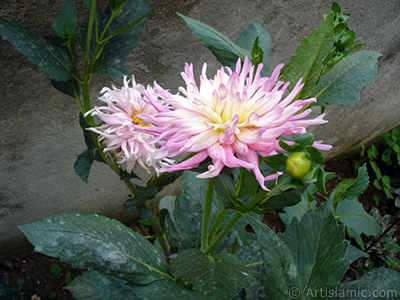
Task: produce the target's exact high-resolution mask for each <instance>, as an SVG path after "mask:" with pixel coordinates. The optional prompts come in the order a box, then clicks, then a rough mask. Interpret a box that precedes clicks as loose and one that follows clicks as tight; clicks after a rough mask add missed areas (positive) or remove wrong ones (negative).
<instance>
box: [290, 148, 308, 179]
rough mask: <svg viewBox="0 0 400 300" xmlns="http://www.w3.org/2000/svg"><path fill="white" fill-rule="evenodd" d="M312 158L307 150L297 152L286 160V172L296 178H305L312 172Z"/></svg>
mask: <svg viewBox="0 0 400 300" xmlns="http://www.w3.org/2000/svg"><path fill="white" fill-rule="evenodd" d="M311 166H312V162H311V159H309V158H308V156H307V154H306V153H305V152H295V153H292V155H290V156H289V158H288V159H287V160H286V172H287V173H288V174H289V175H290V176H292V177H293V178H295V179H303V177H304V176H306V175H307V174H308V172H310V170H311Z"/></svg>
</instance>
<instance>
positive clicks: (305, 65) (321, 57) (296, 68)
mask: <svg viewBox="0 0 400 300" xmlns="http://www.w3.org/2000/svg"><path fill="white" fill-rule="evenodd" d="M333 43H334V37H333V13H332V12H331V13H329V14H328V15H326V16H325V20H324V23H323V24H322V25H321V26H320V27H318V28H315V29H314V30H312V31H311V32H310V33H309V35H308V36H306V37H303V39H302V40H301V44H300V45H299V46H298V47H297V49H296V52H295V54H294V55H293V56H292V57H291V58H290V62H289V64H288V65H287V66H286V67H285V68H284V69H283V70H282V73H281V75H282V80H283V81H289V82H290V83H291V84H290V86H289V90H292V89H293V88H294V86H295V84H296V83H297V82H298V81H299V80H300V78H303V82H304V84H305V85H304V87H303V89H302V91H301V92H300V94H299V95H298V98H300V99H306V98H309V97H310V96H311V94H313V91H314V88H315V86H316V84H317V82H318V80H319V77H320V76H321V73H322V70H323V68H324V61H325V59H326V58H327V57H328V55H329V53H330V52H331V50H332V47H333Z"/></svg>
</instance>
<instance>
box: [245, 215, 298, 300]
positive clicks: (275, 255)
mask: <svg viewBox="0 0 400 300" xmlns="http://www.w3.org/2000/svg"><path fill="white" fill-rule="evenodd" d="M245 218H246V219H247V220H248V222H249V223H250V225H251V227H252V228H253V229H254V231H255V234H256V237H257V240H258V242H259V244H260V252H261V257H262V259H263V262H264V265H265V273H264V276H265V277H266V282H267V284H266V285H265V286H264V289H263V294H264V298H265V299H290V297H289V291H290V289H292V288H298V289H299V291H300V293H301V294H300V295H299V298H298V299H302V300H304V299H305V298H304V295H302V292H301V281H300V278H299V276H298V272H297V269H296V265H295V261H294V259H293V257H292V254H291V253H290V251H289V249H288V247H287V245H286V243H285V242H284V241H282V240H281V239H280V238H279V237H278V236H277V235H276V234H275V233H274V232H273V231H272V229H270V228H269V227H267V226H266V225H265V224H263V223H261V222H260V221H258V220H256V219H254V218H252V217H250V216H247V215H246V216H245Z"/></svg>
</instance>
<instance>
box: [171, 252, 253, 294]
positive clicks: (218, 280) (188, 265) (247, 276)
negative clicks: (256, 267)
mask: <svg viewBox="0 0 400 300" xmlns="http://www.w3.org/2000/svg"><path fill="white" fill-rule="evenodd" d="M171 271H172V274H173V275H175V276H176V277H178V278H182V279H185V280H187V281H189V282H190V283H192V284H193V290H194V291H195V292H196V293H197V294H199V295H200V297H201V298H203V299H207V300H211V299H215V300H224V299H231V298H232V297H233V296H234V295H235V294H237V293H239V292H240V291H241V290H242V289H243V288H246V287H248V286H250V284H251V283H252V282H253V280H254V278H253V276H252V274H251V271H250V270H249V269H248V268H246V267H245V266H244V265H243V264H242V263H241V262H240V261H239V260H238V259H237V258H236V257H235V256H233V255H232V254H229V253H227V252H222V253H217V254H214V255H205V254H204V253H202V252H200V250H196V249H189V250H186V251H184V252H182V253H180V254H178V256H177V257H176V259H175V260H174V261H173V263H172V265H171Z"/></svg>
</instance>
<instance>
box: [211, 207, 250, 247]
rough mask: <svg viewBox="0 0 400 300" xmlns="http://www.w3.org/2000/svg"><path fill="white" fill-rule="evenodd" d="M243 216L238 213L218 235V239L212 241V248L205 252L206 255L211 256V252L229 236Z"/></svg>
mask: <svg viewBox="0 0 400 300" xmlns="http://www.w3.org/2000/svg"><path fill="white" fill-rule="evenodd" d="M242 216H243V215H242V214H241V213H240V212H238V211H237V212H236V213H235V214H234V215H233V217H232V219H230V220H229V222H228V223H227V224H226V225H225V227H224V228H223V229H222V230H221V231H220V233H218V235H217V237H216V238H215V239H214V240H213V241H212V243H211V244H210V246H208V247H207V249H206V250H205V251H203V252H204V254H210V252H211V251H212V250H213V249H214V248H215V247H216V246H217V245H218V244H219V242H220V241H221V240H222V239H223V238H224V237H225V236H226V235H227V234H228V232H229V231H230V230H231V229H232V227H233V226H234V225H235V224H236V223H237V222H238V221H239V220H240V219H241V218H242Z"/></svg>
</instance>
